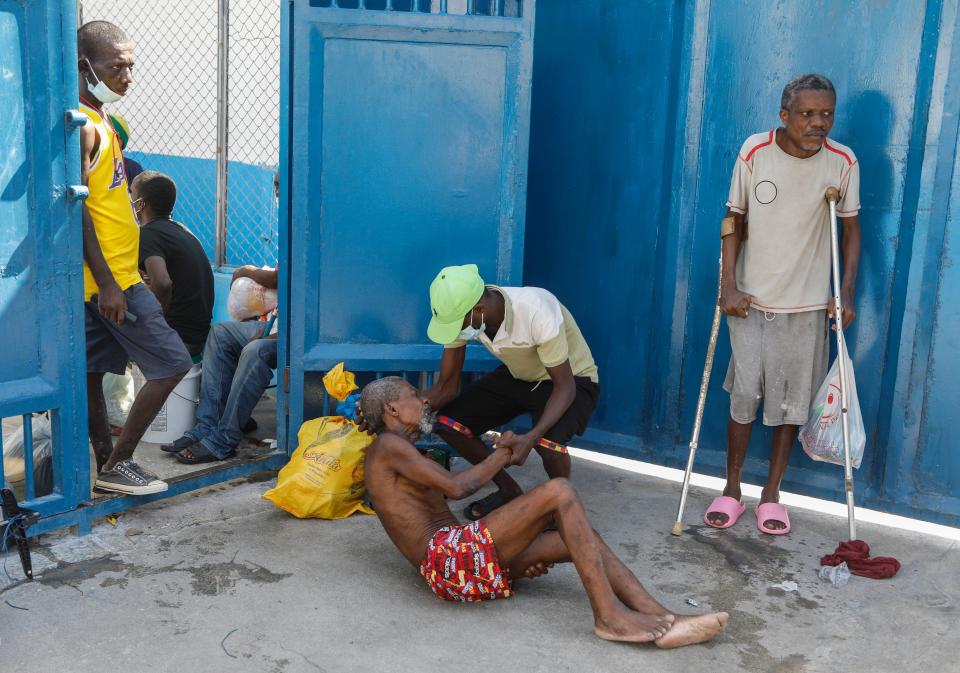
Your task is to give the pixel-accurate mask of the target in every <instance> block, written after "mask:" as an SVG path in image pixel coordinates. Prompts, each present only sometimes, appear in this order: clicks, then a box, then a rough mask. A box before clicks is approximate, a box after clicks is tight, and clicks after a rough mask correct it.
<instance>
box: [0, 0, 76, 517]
mask: <svg viewBox="0 0 960 673" xmlns="http://www.w3.org/2000/svg"><path fill="white" fill-rule="evenodd" d="M65 4H69V3H61V2H26V3H24V2H21V1H18V0H12V1H11V0H0V109H3V111H4V121H3V127H2V129H0V149H2V155H0V325H3V332H4V338H3V349H2V351H0V416H2V417H3V418H5V419H7V418H10V417H16V416H19V417H21V419H22V423H23V435H24V442H25V450H24V466H23V468H24V475H25V491H26V501H25V506H26V507H29V508H31V509H33V510H35V511H37V512H39V513H40V514H41V515H44V516H49V515H53V514H57V513H60V512H65V511H68V510H70V509H72V508H73V507H75V505H76V503H77V501H78V498H79V497H80V494H81V492H82V493H84V494H85V493H86V492H87V491H88V489H89V484H88V480H89V461H88V457H87V453H86V446H87V442H86V422H85V416H86V413H85V410H86V400H85V395H84V380H85V371H86V370H85V367H84V362H83V358H82V357H78V354H80V353H82V352H83V331H82V330H83V313H82V311H83V304H82V300H81V299H80V297H81V296H82V285H83V276H82V273H81V267H80V264H79V260H80V257H81V254H82V253H81V250H82V248H81V237H80V228H79V227H78V226H75V224H74V223H75V222H77V221H78V220H79V208H78V202H77V201H75V200H74V199H73V197H74V196H75V195H76V194H77V192H76V191H75V188H74V187H71V185H77V184H78V183H79V182H80V175H79V165H80V161H79V135H78V134H77V132H76V128H75V127H74V126H73V125H72V124H71V123H70V119H71V116H70V111H69V110H68V109H67V105H65V101H73V100H75V99H76V91H77V75H76V60H75V58H74V59H73V60H71V50H69V49H64V48H63V45H64V44H70V43H71V42H72V41H73V39H74V31H75V26H72V25H70V21H64V20H62V16H66V17H69V16H71V15H72V11H71V12H62V9H63V5H65ZM75 53H76V52H75V51H74V52H73V54H75ZM65 296H67V297H76V298H77V300H76V301H75V302H64V301H63V298H64V297H65ZM41 412H46V413H48V414H49V419H50V426H51V441H52V445H53V450H52V455H53V465H52V467H53V476H54V488H53V492H52V493H49V494H46V495H42V496H41V497H36V490H35V484H34V481H33V477H34V474H33V473H34V467H35V466H34V465H33V460H32V459H33V450H32V440H33V431H32V430H33V427H32V426H33V420H34V418H33V414H34V413H41ZM2 483H3V470H2V468H0V484H2Z"/></svg>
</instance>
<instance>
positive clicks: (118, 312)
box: [97, 283, 127, 325]
mask: <svg viewBox="0 0 960 673" xmlns="http://www.w3.org/2000/svg"><path fill="white" fill-rule="evenodd" d="M97 307H98V308H99V309H100V315H102V316H103V317H104V318H106V319H107V320H111V321H113V322H115V323H117V324H118V325H122V324H123V316H124V314H125V313H126V312H127V298H126V297H124V296H123V292H122V291H121V290H120V286H119V285H117V284H116V283H112V284H110V285H106V286H103V287H101V288H100V291H99V293H98V297H97Z"/></svg>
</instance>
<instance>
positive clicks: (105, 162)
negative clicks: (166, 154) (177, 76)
mask: <svg viewBox="0 0 960 673" xmlns="http://www.w3.org/2000/svg"><path fill="white" fill-rule="evenodd" d="M80 110H82V111H83V112H84V113H85V114H86V115H87V117H88V118H89V119H90V122H89V123H91V124H92V125H93V128H94V130H96V132H97V136H98V137H99V139H100V144H99V148H98V149H97V155H96V156H95V157H93V160H92V161H91V162H90V174H89V176H88V180H87V187H88V188H89V189H90V196H88V197H87V200H86V202H85V203H86V206H87V211H88V212H89V213H90V218H91V219H92V220H93V228H94V231H96V232H97V240H98V241H99V242H100V250H101V251H103V258H104V259H105V260H106V262H107V266H109V267H110V271H111V272H112V273H113V278H114V280H116V281H117V285H119V286H120V289H121V290H126V289H127V288H129V287H130V286H132V285H136V284H137V283H139V282H140V280H141V279H140V272H139V270H138V269H137V265H138V262H139V259H138V257H139V255H140V227H139V225H138V224H137V218H136V215H134V212H133V204H132V203H131V202H130V194H129V193H128V192H127V176H126V172H125V171H124V168H123V152H122V150H121V149H120V138H119V137H118V136H117V132H116V131H115V130H114V128H113V126H112V125H111V124H110V121H109V120H108V119H106V116H105V115H104V114H103V113H102V112H101V111H100V110H98V109H97V108H95V107H93V106H92V105H89V104H87V103H86V102H83V101H81V103H80ZM97 291H98V288H97V282H96V281H95V280H94V279H93V274H92V273H90V267H88V266H87V263H86V261H84V263H83V295H84V301H89V299H90V297H91V296H93V295H94V294H96V293H97Z"/></svg>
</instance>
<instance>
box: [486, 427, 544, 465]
mask: <svg viewBox="0 0 960 673" xmlns="http://www.w3.org/2000/svg"><path fill="white" fill-rule="evenodd" d="M536 445H537V438H536V437H534V436H533V435H530V434H526V435H518V434H516V433H514V432H511V431H510V430H507V431H506V432H505V433H503V434H502V435H500V439H498V440H497V441H496V443H495V444H494V447H495V448H497V449H510V451H511V452H512V453H513V459H512V460H511V461H510V464H511V465H523V464H524V463H525V462H526V460H527V456H529V455H530V451H532V450H533V447H534V446H536Z"/></svg>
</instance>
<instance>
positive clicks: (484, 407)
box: [439, 365, 600, 446]
mask: <svg viewBox="0 0 960 673" xmlns="http://www.w3.org/2000/svg"><path fill="white" fill-rule="evenodd" d="M574 382H575V384H576V397H574V398H573V402H571V403H570V406H569V407H568V408H567V410H566V411H565V412H564V414H563V416H561V417H560V420H559V421H557V423H556V425H554V426H553V427H552V428H550V429H549V430H547V432H546V434H544V437H545V438H546V439H549V440H550V441H551V442H556V443H557V444H561V445H564V446H566V444H567V443H568V442H569V441H570V440H571V439H572V438H573V436H574V435H582V434H583V433H584V432H586V430H587V423H588V422H589V421H590V416H591V415H593V410H594V409H595V408H596V406H597V398H598V397H599V396H600V385H599V384H597V383H594V382H593V381H591V380H590V379H589V378H588V377H586V376H575V377H574ZM552 392H553V382H552V381H540V382H536V381H534V382H530V381H521V380H520V379H515V378H513V376H512V375H511V374H510V370H509V369H507V368H506V366H503V365H501V366H500V367H497V368H496V369H494V370H493V371H492V372H490V373H489V374H487V375H486V376H484V377H483V378H482V379H480V380H479V381H477V382H476V383H474V384H473V385H472V386H470V387H469V388H467V389H466V390H464V391H463V392H462V393H461V394H460V395H459V397H457V398H456V399H454V400H453V401H452V402H450V403H449V404H448V405H446V406H445V407H444V408H443V409H441V410H440V412H439V413H440V415H441V416H449V417H450V418H452V419H453V420H455V421H457V422H458V423H460V424H461V425H465V426H466V427H468V428H469V429H470V432H472V433H473V435H474V436H475V437H479V436H480V435H482V434H483V433H485V432H487V431H488V430H493V429H494V428H499V427H500V426H502V425H505V424H507V423H509V422H510V421H512V420H513V419H515V418H517V417H518V416H522V415H523V414H530V416H531V418H532V419H533V424H534V425H536V424H537V421H538V420H539V419H540V415H541V414H542V413H543V410H544V408H545V407H546V406H547V400H548V399H550V393H552Z"/></svg>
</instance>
